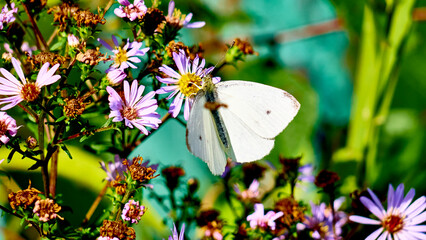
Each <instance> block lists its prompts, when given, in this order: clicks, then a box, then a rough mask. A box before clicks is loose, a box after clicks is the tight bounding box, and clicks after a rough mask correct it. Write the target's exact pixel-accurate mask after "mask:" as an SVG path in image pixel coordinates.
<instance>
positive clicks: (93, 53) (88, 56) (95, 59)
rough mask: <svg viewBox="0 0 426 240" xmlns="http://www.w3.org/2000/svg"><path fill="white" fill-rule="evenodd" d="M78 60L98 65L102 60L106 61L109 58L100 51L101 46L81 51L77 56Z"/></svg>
mask: <svg viewBox="0 0 426 240" xmlns="http://www.w3.org/2000/svg"><path fill="white" fill-rule="evenodd" d="M76 59H77V61H79V62H82V63H85V64H88V65H90V66H95V65H98V63H99V62H100V61H105V60H107V58H105V57H104V55H103V54H102V53H101V52H100V51H99V48H96V49H87V50H86V52H84V53H82V52H79V53H78V54H77V56H76Z"/></svg>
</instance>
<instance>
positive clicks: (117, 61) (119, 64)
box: [98, 35, 149, 70]
mask: <svg viewBox="0 0 426 240" xmlns="http://www.w3.org/2000/svg"><path fill="white" fill-rule="evenodd" d="M98 41H99V42H100V43H101V44H102V45H104V47H106V48H108V49H109V50H110V51H112V52H113V53H114V55H113V56H112V59H113V61H114V64H113V65H112V67H113V68H119V69H121V70H124V69H126V68H128V67H131V68H137V67H136V66H135V65H133V63H140V62H141V60H140V59H139V58H138V56H143V55H145V53H147V52H148V51H149V47H147V48H142V49H141V47H142V45H143V43H142V42H138V41H134V42H130V41H129V39H127V43H126V45H124V47H123V48H122V47H121V46H120V44H119V43H118V40H117V38H116V37H115V36H114V35H112V41H113V42H114V48H113V47H111V46H110V45H109V44H108V43H107V42H105V41H104V40H102V39H100V38H98Z"/></svg>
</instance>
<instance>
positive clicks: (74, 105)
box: [64, 93, 90, 118]
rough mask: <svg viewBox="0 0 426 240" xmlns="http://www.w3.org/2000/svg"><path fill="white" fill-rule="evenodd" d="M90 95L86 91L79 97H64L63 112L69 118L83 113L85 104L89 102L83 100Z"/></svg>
mask: <svg viewBox="0 0 426 240" xmlns="http://www.w3.org/2000/svg"><path fill="white" fill-rule="evenodd" d="M89 96H90V93H86V94H85V95H83V96H80V97H70V98H65V99H64V102H65V104H64V113H65V115H66V116H67V117H69V118H76V117H77V116H80V115H81V114H83V112H84V110H85V109H86V106H87V105H88V104H89V102H86V103H85V102H84V100H86V99H87V97H89Z"/></svg>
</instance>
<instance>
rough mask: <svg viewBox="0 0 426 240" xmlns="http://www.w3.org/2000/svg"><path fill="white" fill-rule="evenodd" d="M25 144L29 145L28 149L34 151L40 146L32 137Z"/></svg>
mask: <svg viewBox="0 0 426 240" xmlns="http://www.w3.org/2000/svg"><path fill="white" fill-rule="evenodd" d="M25 143H26V144H27V147H28V148H29V149H34V148H36V147H37V146H38V142H37V139H35V138H34V137H32V136H29V137H28V138H27V140H25Z"/></svg>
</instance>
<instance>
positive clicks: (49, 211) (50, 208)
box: [33, 198, 64, 222]
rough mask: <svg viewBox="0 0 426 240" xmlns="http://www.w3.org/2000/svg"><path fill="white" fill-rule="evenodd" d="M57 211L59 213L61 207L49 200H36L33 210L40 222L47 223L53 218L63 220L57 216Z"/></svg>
mask: <svg viewBox="0 0 426 240" xmlns="http://www.w3.org/2000/svg"><path fill="white" fill-rule="evenodd" d="M59 211H61V206H59V205H58V204H57V203H55V202H54V201H53V200H52V199H49V198H46V199H39V200H37V202H36V203H35V206H34V210H33V212H34V213H35V214H36V215H37V216H38V217H39V219H40V221H42V222H47V221H49V220H52V219H55V218H59V219H61V220H64V219H63V218H62V217H61V216H59V215H58V214H57V213H58V212H59Z"/></svg>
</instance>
